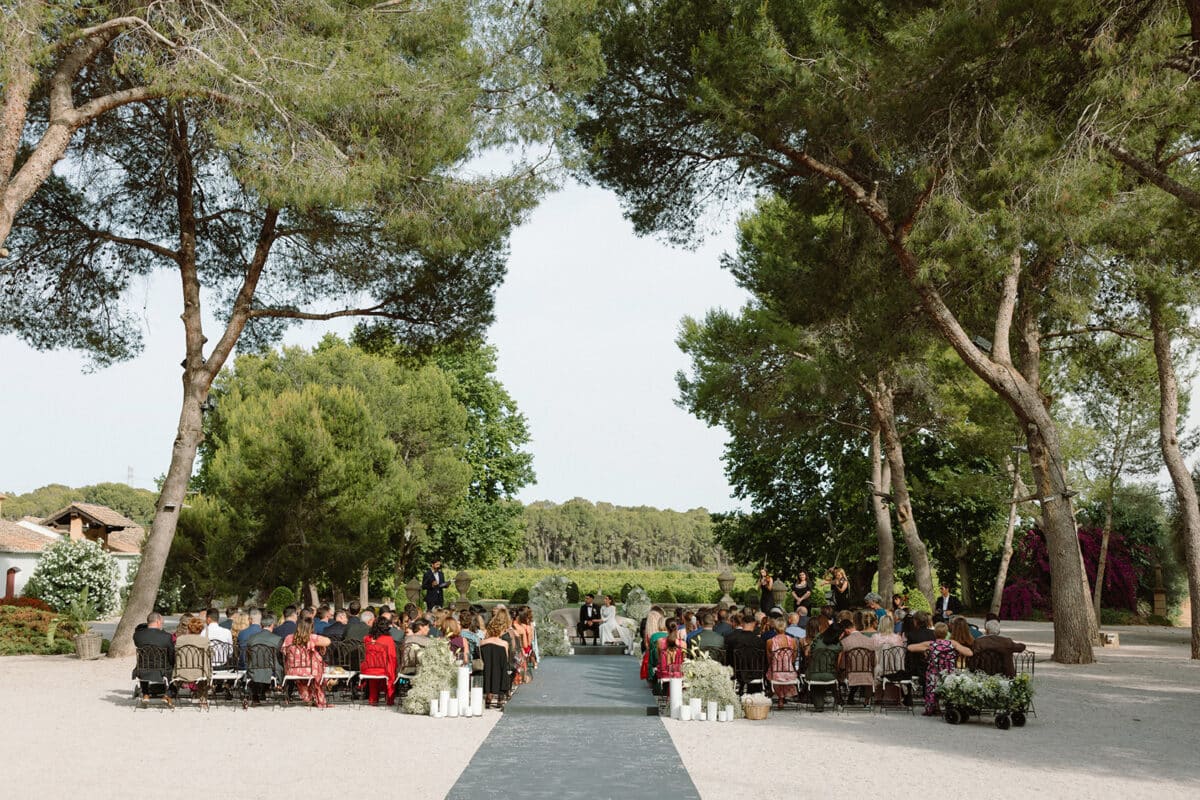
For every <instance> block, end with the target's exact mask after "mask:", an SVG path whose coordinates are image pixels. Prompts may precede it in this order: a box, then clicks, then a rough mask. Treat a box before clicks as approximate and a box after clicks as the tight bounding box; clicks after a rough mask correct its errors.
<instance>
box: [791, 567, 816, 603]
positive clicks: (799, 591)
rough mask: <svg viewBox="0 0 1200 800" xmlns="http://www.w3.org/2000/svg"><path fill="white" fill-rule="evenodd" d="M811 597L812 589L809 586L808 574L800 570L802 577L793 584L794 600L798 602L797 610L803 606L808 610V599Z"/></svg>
mask: <svg viewBox="0 0 1200 800" xmlns="http://www.w3.org/2000/svg"><path fill="white" fill-rule="evenodd" d="M810 597H812V587H810V586H809V585H808V573H807V572H805V571H804V570H800V575H799V576H798V577H797V578H796V582H795V583H793V584H792V599H793V600H795V601H796V608H797V609H798V608H800V607H801V606H804V607H805V608H808V598H810Z"/></svg>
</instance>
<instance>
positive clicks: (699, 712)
mask: <svg viewBox="0 0 1200 800" xmlns="http://www.w3.org/2000/svg"><path fill="white" fill-rule="evenodd" d="M667 685H668V690H669V695H668V696H669V697H670V709H671V719H678V720H683V721H684V722H689V721H692V720H700V721H704V722H733V720H734V719H736V717H735V716H734V711H733V706H731V705H727V706H725V707H724V708H718V704H717V701H716V700H709V701H708V702H707V703H704V701H702V700H701V699H700V698H699V697H693V698H692V699H691V700H690V701H689V702H688V704H687V705H684V704H683V679H681V678H671V679H670V680H669V681H668V682H667Z"/></svg>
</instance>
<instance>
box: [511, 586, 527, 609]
mask: <svg viewBox="0 0 1200 800" xmlns="http://www.w3.org/2000/svg"><path fill="white" fill-rule="evenodd" d="M508 602H509V603H510V604H511V605H514V606H519V605H525V604H526V603H528V602H529V590H528V589H526V588H525V587H523V586H522V587H518V588H516V589H514V590H513V591H512V592H510V593H509V597H508Z"/></svg>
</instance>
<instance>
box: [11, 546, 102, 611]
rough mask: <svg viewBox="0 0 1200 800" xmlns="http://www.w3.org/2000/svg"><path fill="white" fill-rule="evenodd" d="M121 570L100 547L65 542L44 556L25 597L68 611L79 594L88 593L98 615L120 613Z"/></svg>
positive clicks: (30, 581) (27, 586)
mask: <svg viewBox="0 0 1200 800" xmlns="http://www.w3.org/2000/svg"><path fill="white" fill-rule="evenodd" d="M119 577H120V568H119V567H118V566H117V560H116V559H115V558H114V557H113V556H111V555H109V554H108V553H106V552H105V551H104V548H103V547H102V546H101V545H100V544H99V543H98V542H93V541H90V540H87V539H82V540H80V541H71V540H69V539H64V540H63V541H61V542H58V543H56V544H54V545H52V546H51V547H50V548H49V549H47V550H46V551H45V552H43V553H42V555H41V557H40V558H39V559H38V563H37V566H36V567H34V570H33V575H31V576H30V578H29V582H28V583H26V584H25V594H26V595H28V596H29V597H38V598H40V599H42V600H45V601H46V602H47V603H49V604H50V605H51V606H53V607H54V608H56V609H58V610H60V611H65V610H66V609H67V608H68V606H69V605H70V604H71V602H72V601H74V600H77V599H78V597H79V593H80V592H86V593H87V595H88V596H89V597H90V598H91V601H92V603H94V606H95V608H94V610H95V612H96V613H97V614H99V615H107V614H110V613H112V612H114V611H116V610H117V604H118V588H119V587H118V585H117V583H118V580H119Z"/></svg>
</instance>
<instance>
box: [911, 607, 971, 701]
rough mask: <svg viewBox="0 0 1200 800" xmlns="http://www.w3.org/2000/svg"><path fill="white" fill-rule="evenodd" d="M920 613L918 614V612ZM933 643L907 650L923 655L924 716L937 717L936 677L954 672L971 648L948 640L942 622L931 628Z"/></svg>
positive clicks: (947, 629)
mask: <svg viewBox="0 0 1200 800" xmlns="http://www.w3.org/2000/svg"><path fill="white" fill-rule="evenodd" d="M918 613H920V612H918ZM933 635H934V637H935V638H934V639H933V641H928V642H918V643H917V644H910V645H909V646H908V649H909V651H910V652H913V653H924V654H925V716H927V717H933V716H937V715H938V701H937V695H936V694H935V693H934V689H936V688H937V682H938V677H939V676H940V675H945V674H947V673H950V672H954V668H955V665H956V664H957V662H958V657H959V656H963V657H970V656H971V655H972V651H971V648H969V647H964V646H963V645H961V644H959V643H958V642H956V641H954V640H952V639H951V638H950V628H949V627H948V626H947V625H946V623H944V622H939V623H938V624H937V625H934V626H933Z"/></svg>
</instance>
